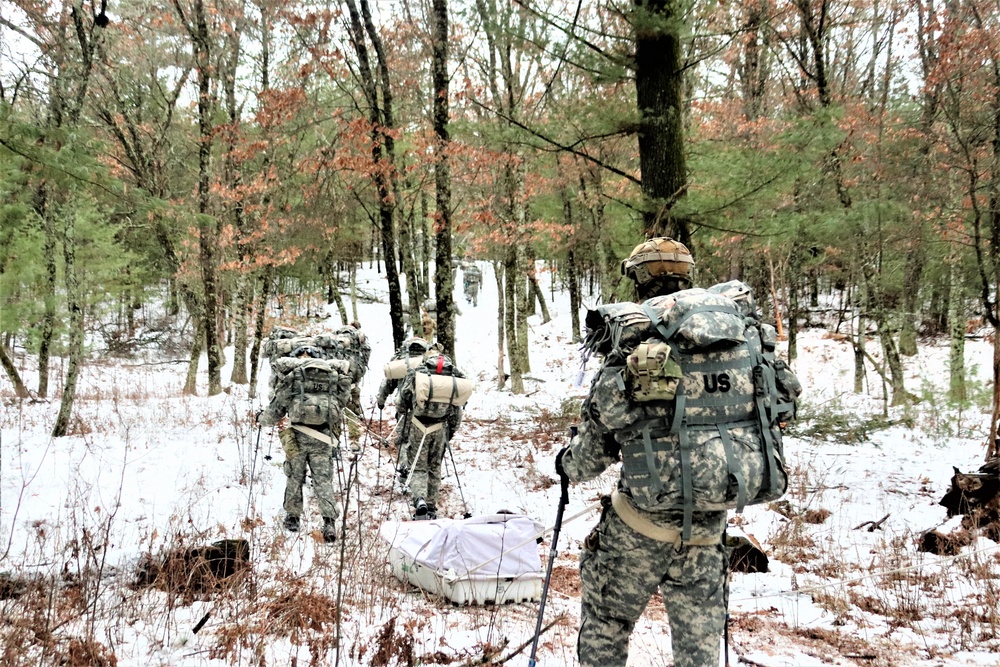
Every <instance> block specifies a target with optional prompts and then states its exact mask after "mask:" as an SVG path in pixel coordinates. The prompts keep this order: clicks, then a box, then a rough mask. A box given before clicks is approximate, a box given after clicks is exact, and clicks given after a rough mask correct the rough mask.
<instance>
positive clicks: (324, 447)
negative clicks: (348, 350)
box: [257, 345, 342, 543]
mask: <svg viewBox="0 0 1000 667" xmlns="http://www.w3.org/2000/svg"><path fill="white" fill-rule="evenodd" d="M294 356H295V357H298V358H305V357H313V358H318V359H322V358H323V356H324V352H323V350H322V349H321V348H319V347H315V346H309V345H305V346H302V347H300V348H298V349H297V350H296V351H295V353H294ZM272 384H275V387H274V391H273V392H272V394H271V400H270V402H269V404H268V406H267V408H266V409H265V410H264V411H263V412H262V413H261V414H260V416H259V417H258V420H257V421H258V423H259V424H261V425H262V426H273V425H275V424H278V423H279V422H281V421H282V420H283V419H284V418H285V416H286V415H287V414H288V410H289V406H290V405H291V404H292V401H293V400H294V399H295V398H296V395H297V393H298V392H297V390H296V388H295V386H294V385H293V384H290V383H272ZM341 420H342V418H341V415H340V414H336V415H335V416H334V417H333V418H331V419H330V420H328V421H327V422H326V423H324V424H318V425H309V426H307V428H308V429H309V430H311V431H312V432H313V433H315V434H316V435H317V436H318V437H313V436H310V435H307V434H306V433H302V432H300V431H299V430H296V428H295V426H296V424H295V423H294V422H293V423H292V425H291V427H289V428H285V429H284V430H282V431H281V433H280V434H279V437H280V439H281V444H282V448H283V449H284V451H285V463H284V472H285V496H284V504H283V506H284V510H285V520H284V526H285V529H286V530H289V531H292V532H296V531H298V530H299V525H300V517H301V516H302V512H303V501H302V487H303V486H304V484H305V479H306V469H307V468H308V470H309V472H310V474H311V476H312V488H313V493H314V494H315V495H316V500H317V502H318V503H319V509H320V514H321V515H322V517H323V528H322V534H323V540H324V541H325V542H327V543H333V542H335V541H336V539H337V532H336V519H337V517H338V516H340V513H339V512H338V510H337V504H336V501H335V497H334V490H333V458H334V455H335V449H336V443H337V441H338V440H339V439H340V428H341V426H340V425H341ZM299 426H305V425H302V424H300V425H299Z"/></svg>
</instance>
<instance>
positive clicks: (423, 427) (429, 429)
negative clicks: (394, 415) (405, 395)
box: [413, 417, 444, 435]
mask: <svg viewBox="0 0 1000 667" xmlns="http://www.w3.org/2000/svg"><path fill="white" fill-rule="evenodd" d="M413 425H414V426H416V427H417V430H418V431H420V432H421V433H423V434H424V435H430V434H431V433H437V432H438V431H440V430H441V429H443V428H444V422H443V421H439V422H433V423H430V424H425V423H423V422H422V421H420V419H419V418H418V417H414V418H413Z"/></svg>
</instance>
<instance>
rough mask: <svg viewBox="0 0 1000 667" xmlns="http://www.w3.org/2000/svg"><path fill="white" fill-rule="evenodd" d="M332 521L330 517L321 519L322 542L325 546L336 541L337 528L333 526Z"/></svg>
mask: <svg viewBox="0 0 1000 667" xmlns="http://www.w3.org/2000/svg"><path fill="white" fill-rule="evenodd" d="M334 521H336V519H334V518H333V517H330V516H325V517H323V541H324V542H326V543H327V544H333V543H334V542H336V541H337V527H336V526H335V525H334Z"/></svg>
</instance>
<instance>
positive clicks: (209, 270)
mask: <svg viewBox="0 0 1000 667" xmlns="http://www.w3.org/2000/svg"><path fill="white" fill-rule="evenodd" d="M174 7H175V9H176V10H177V14H178V16H179V17H180V19H181V21H182V23H183V25H184V27H185V29H186V30H187V33H188V36H189V37H190V39H191V44H192V48H193V51H194V58H195V63H196V65H197V72H198V137H199V141H198V213H199V214H200V215H199V223H198V231H199V235H198V257H199V264H200V267H201V280H202V286H203V289H204V294H203V302H202V304H201V309H202V312H201V328H202V330H203V333H202V335H203V339H202V340H203V341H204V345H205V350H206V352H207V354H208V395H209V396H214V395H216V394H219V393H221V392H222V348H221V344H220V342H219V336H218V328H217V326H218V318H219V286H218V278H217V275H216V271H217V268H218V259H217V257H216V253H217V247H218V237H219V223H218V220H216V219H215V218H214V217H213V216H212V215H211V205H210V198H211V192H210V188H211V159H212V141H213V136H214V126H213V122H212V113H213V111H214V106H215V105H214V104H213V98H212V74H213V72H214V69H215V68H214V67H213V64H212V53H211V35H210V34H209V29H208V16H207V12H206V10H205V6H204V3H203V1H202V0H194V3H193V5H192V6H191V8H190V11H191V14H192V16H191V17H190V18H191V21H189V20H188V17H187V14H186V12H185V11H184V8H183V7H181V5H180V0H174ZM188 377H189V380H190V374H189V376H188ZM188 389H189V387H188V386H185V391H187V390H188Z"/></svg>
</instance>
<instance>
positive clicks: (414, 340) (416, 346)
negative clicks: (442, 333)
mask: <svg viewBox="0 0 1000 667" xmlns="http://www.w3.org/2000/svg"><path fill="white" fill-rule="evenodd" d="M403 347H405V348H406V349H407V351H409V353H410V354H411V355H414V356H416V355H422V354H423V353H424V352H426V351H427V350H429V349H430V347H431V344H430V343H429V342H427V341H426V340H424V339H423V338H421V337H420V336H410V337H409V338H407V339H406V340H404V341H403Z"/></svg>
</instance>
